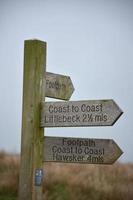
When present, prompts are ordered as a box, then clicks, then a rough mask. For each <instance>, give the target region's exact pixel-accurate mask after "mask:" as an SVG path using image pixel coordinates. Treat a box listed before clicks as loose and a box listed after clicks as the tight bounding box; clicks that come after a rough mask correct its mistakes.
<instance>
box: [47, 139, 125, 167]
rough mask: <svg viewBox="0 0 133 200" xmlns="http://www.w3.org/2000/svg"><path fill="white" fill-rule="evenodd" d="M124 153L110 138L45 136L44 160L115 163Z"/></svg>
mask: <svg viewBox="0 0 133 200" xmlns="http://www.w3.org/2000/svg"><path fill="white" fill-rule="evenodd" d="M122 153H123V152H122V150H121V149H120V148H119V146H118V145H117V144H116V143H115V142H114V141H113V140H109V139H88V138H84V139H83V138H63V137H45V138H44V161H51V162H69V163H88V164H113V163H114V162H115V161H116V160H117V159H118V158H119V157H120V156H121V155H122Z"/></svg>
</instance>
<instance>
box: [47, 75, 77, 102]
mask: <svg viewBox="0 0 133 200" xmlns="http://www.w3.org/2000/svg"><path fill="white" fill-rule="evenodd" d="M44 80H45V85H46V93H45V96H46V97H51V98H56V99H62V100H69V99H70V97H71V95H72V93H73V91H74V86H73V84H72V81H71V78H70V77H69V76H64V75H60V74H53V73H50V72H46V75H45V79H44Z"/></svg>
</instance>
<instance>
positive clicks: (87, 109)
mask: <svg viewBox="0 0 133 200" xmlns="http://www.w3.org/2000/svg"><path fill="white" fill-rule="evenodd" d="M122 113H123V112H122V110H121V109H120V108H119V106H118V105H117V104H116V103H115V101H114V100H112V99H105V100H85V101H69V102H46V103H45V104H44V103H43V102H42V112H41V124H40V126H41V127H43V126H45V127H82V126H112V125H113V124H114V123H115V122H116V121H117V120H118V118H119V117H120V116H121V115H122Z"/></svg>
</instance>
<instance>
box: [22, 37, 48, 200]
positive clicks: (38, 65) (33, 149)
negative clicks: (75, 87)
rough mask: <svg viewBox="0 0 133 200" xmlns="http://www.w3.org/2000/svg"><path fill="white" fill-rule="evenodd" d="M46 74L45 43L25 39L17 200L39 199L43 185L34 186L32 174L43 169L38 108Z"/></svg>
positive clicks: (42, 132)
mask: <svg viewBox="0 0 133 200" xmlns="http://www.w3.org/2000/svg"><path fill="white" fill-rule="evenodd" d="M45 72H46V42H43V41H39V40H36V39H35V40H26V41H25V46H24V75H23V76H24V82H23V113H22V138H21V166H20V180H19V200H42V183H40V185H37V183H35V172H36V170H40V169H43V162H42V161H43V140H44V139H43V138H44V129H42V128H40V106H41V101H42V100H44V97H45V85H44V83H43V80H44V75H45Z"/></svg>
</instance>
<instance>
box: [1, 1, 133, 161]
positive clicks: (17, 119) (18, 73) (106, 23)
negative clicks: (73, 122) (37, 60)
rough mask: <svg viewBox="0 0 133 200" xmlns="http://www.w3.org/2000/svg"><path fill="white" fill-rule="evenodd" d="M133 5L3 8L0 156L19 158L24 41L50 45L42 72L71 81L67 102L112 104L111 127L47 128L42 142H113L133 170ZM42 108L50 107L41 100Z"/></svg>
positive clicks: (9, 4) (20, 4)
mask: <svg viewBox="0 0 133 200" xmlns="http://www.w3.org/2000/svg"><path fill="white" fill-rule="evenodd" d="M132 11H133V1H132V0H111V1H110V0H67V1H65V0H56V1H55V0H32V1H31V0H23V1H21V0H12V1H10V0H1V1H0V70H1V73H0V150H5V151H9V152H13V153H16V152H17V153H19V152H20V147H21V116H22V87H23V54H24V40H27V39H33V38H37V39H39V40H42V41H46V42H47V71H48V72H53V73H58V74H63V75H68V76H70V77H71V79H72V82H73V85H74V87H75V91H74V93H73V95H72V97H71V100H98V99H114V100H115V102H116V103H117V104H118V105H119V106H120V108H121V109H122V110H123V112H124V114H123V115H122V116H121V117H120V118H119V120H118V121H117V122H116V123H115V124H114V125H113V126H111V127H84V128H83V127H82V128H78V127H77V128H47V129H45V135H47V136H48V135H49V136H61V137H63V136H65V137H85V138H105V139H113V140H114V141H115V142H116V143H117V144H118V145H119V146H120V148H121V149H122V150H123V152H124V154H123V155H122V156H121V158H120V159H119V161H121V162H133V155H132V148H133V125H132V123H133V120H132V119H133V78H132V75H133V12H132ZM46 100H47V101H49V100H51V101H55V100H54V99H49V98H46Z"/></svg>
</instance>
